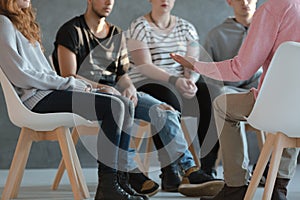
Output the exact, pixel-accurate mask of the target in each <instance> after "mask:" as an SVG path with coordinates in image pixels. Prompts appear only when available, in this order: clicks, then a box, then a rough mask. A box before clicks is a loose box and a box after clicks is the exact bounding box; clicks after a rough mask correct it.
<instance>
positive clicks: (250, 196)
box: [244, 134, 275, 200]
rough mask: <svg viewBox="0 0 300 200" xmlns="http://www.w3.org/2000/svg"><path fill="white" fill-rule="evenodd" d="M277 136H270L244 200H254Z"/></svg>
mask: <svg viewBox="0 0 300 200" xmlns="http://www.w3.org/2000/svg"><path fill="white" fill-rule="evenodd" d="M274 141H275V136H274V135H273V134H268V135H267V139H266V142H265V144H264V146H263V148H262V150H261V153H260V156H259V158H258V161H257V165H256V168H255V170H254V174H253V176H252V178H251V182H250V184H249V186H248V189H247V192H246V195H245V198H244V200H252V199H253V197H254V194H255V191H256V188H257V186H258V184H259V181H260V179H261V177H262V175H263V172H264V169H265V168H266V166H267V163H268V161H269V158H270V156H271V153H272V150H273V148H274V146H273V145H274Z"/></svg>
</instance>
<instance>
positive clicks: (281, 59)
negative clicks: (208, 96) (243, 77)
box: [245, 42, 300, 200]
mask: <svg viewBox="0 0 300 200" xmlns="http://www.w3.org/2000/svg"><path fill="white" fill-rule="evenodd" d="M299 86H300V43H297V42H284V43H282V44H281V45H280V46H279V47H278V49H277V50H276V52H275V54H274V56H273V59H272V61H271V63H270V66H269V69H268V72H267V73H266V76H265V79H264V82H263V85H262V87H261V89H260V93H259V95H258V97H257V99H256V102H255V105H254V107H253V109H252V111H251V113H250V115H249V117H248V118H247V121H248V123H249V124H250V125H251V126H253V127H255V128H257V129H259V130H263V131H265V132H267V133H268V134H267V139H266V142H265V144H264V146H263V149H262V152H261V154H260V156H259V159H258V162H257V165H256V168H255V171H254V175H253V177H252V179H251V182H250V185H249V187H248V190H247V193H246V196H245V200H250V199H252V198H253V195H254V192H255V190H256V188H257V186H258V183H259V180H260V178H261V176H262V174H263V171H264V169H265V167H266V165H267V162H268V160H269V158H270V156H271V154H272V158H271V161H270V168H269V173H268V176H267V180H266V185H265V189H264V194H263V198H262V199H264V200H268V199H271V195H272V191H273V188H274V183H275V179H276V176H277V172H278V169H279V164H280V159H281V156H282V152H283V149H284V148H294V147H300V123H299V121H300V120H299V113H300V105H299V103H300V90H299Z"/></svg>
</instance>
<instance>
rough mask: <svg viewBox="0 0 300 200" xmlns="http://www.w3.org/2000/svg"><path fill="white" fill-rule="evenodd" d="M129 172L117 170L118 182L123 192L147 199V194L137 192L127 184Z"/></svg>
mask: <svg viewBox="0 0 300 200" xmlns="http://www.w3.org/2000/svg"><path fill="white" fill-rule="evenodd" d="M128 180H129V174H128V173H127V172H122V171H118V182H119V185H120V186H121V187H122V189H123V190H125V192H127V193H128V194H130V195H132V196H139V197H142V198H143V199H144V200H148V199H149V198H148V197H147V195H144V194H139V193H137V192H136V191H135V190H134V189H133V188H132V187H131V186H130V184H129V181H128Z"/></svg>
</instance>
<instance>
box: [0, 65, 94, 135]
mask: <svg viewBox="0 0 300 200" xmlns="http://www.w3.org/2000/svg"><path fill="white" fill-rule="evenodd" d="M0 82H1V86H2V90H3V93H4V97H5V102H6V106H7V111H8V116H9V119H10V120H11V122H12V123H13V124H14V125H16V126H18V127H21V128H22V127H26V128H30V129H33V130H36V131H51V130H54V129H55V128H58V127H61V126H65V127H74V126H79V125H85V126H97V124H96V123H95V122H91V121H89V120H86V119H84V118H82V117H81V116H79V115H76V114H73V113H47V114H39V113H34V112H32V111H31V110H29V109H28V108H27V107H26V106H25V105H24V104H23V103H22V101H21V100H20V98H19V96H18V94H17V93H16V91H15V89H14V87H13V85H12V84H11V83H10V81H9V80H8V79H7V77H6V75H5V74H4V73H3V71H2V69H1V66H0Z"/></svg>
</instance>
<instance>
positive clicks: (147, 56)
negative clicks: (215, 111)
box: [127, 0, 217, 195]
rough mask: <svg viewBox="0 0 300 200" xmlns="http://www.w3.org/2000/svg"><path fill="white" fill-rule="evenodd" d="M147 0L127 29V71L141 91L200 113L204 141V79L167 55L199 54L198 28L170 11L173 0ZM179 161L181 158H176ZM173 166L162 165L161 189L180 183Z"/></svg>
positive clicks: (189, 112) (207, 99) (208, 111)
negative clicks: (144, 10) (141, 13)
mask: <svg viewBox="0 0 300 200" xmlns="http://www.w3.org/2000/svg"><path fill="white" fill-rule="evenodd" d="M150 3H151V5H152V9H151V11H150V12H149V13H147V14H146V15H144V16H141V17H139V18H137V19H136V20H134V21H133V22H132V23H131V25H130V28H129V30H128V32H127V37H128V49H129V54H130V56H131V63H132V68H131V70H130V72H129V75H130V77H131V79H132V80H133V82H134V84H135V85H136V87H137V88H138V89H139V90H140V91H144V92H146V93H148V94H151V95H152V96H154V97H155V98H157V99H159V100H161V101H164V102H166V103H168V104H170V105H172V106H173V107H174V108H175V109H177V110H179V111H181V112H182V114H183V115H189V116H195V117H197V119H198V121H199V116H200V114H201V117H202V118H201V120H200V121H199V128H198V136H199V138H200V140H201V141H203V138H204V137H205V135H206V133H207V130H208V127H209V125H210V121H211V120H210V118H211V100H210V94H209V91H208V88H207V86H206V84H205V83H198V82H197V80H198V78H199V76H198V75H196V74H195V73H194V72H192V71H190V70H188V69H186V68H183V67H182V66H181V65H180V64H178V63H177V62H175V61H174V60H173V59H172V58H171V57H170V53H172V52H176V53H177V54H180V55H184V56H192V57H199V52H200V47H199V43H198V40H199V37H198V34H197V31H196V29H195V27H194V26H193V25H192V24H191V23H189V22H188V21H186V20H184V19H182V18H180V17H177V16H174V15H171V11H172V9H173V7H174V3H175V0H169V1H165V0H150ZM203 116H204V117H203ZM212 124H213V123H212ZM215 141H216V140H215ZM154 142H155V145H156V148H161V146H160V144H159V143H160V142H159V138H155V136H154ZM214 144H215V143H214ZM214 144H212V145H211V146H212V147H213V146H214ZM216 155H217V154H216ZM183 160H184V158H183ZM179 164H181V165H182V164H184V161H182V160H179ZM174 168H175V167H172V165H171V166H169V167H166V168H164V169H162V176H161V177H162V188H163V189H167V190H168V188H173V187H176V184H177V185H178V184H180V182H179V183H178V180H179V178H177V177H176V176H178V175H177V171H176V170H175V169H174ZM179 191H180V187H179ZM186 195H189V194H186ZM191 195H192V194H191Z"/></svg>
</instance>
